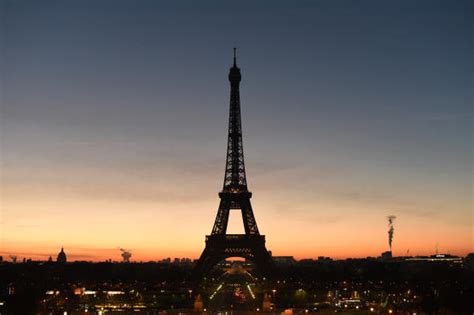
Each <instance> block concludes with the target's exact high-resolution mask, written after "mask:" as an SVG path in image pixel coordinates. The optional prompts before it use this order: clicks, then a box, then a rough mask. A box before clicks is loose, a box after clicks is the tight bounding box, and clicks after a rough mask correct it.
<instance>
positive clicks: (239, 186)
mask: <svg viewBox="0 0 474 315" xmlns="http://www.w3.org/2000/svg"><path fill="white" fill-rule="evenodd" d="M241 79H242V77H241V74H240V69H239V68H238V67H237V61H236V56H235V48H234V64H233V66H232V67H231V68H230V71H229V81H230V111H229V130H228V133H227V135H228V140H227V159H226V164H225V176H224V186H223V187H222V191H221V192H220V193H219V197H220V199H221V200H220V204H219V209H218V210H217V216H216V220H215V222H214V227H213V228H212V232H211V235H207V236H206V247H205V249H204V251H203V253H202V254H201V257H200V258H199V261H198V262H197V264H196V267H195V276H196V278H199V277H201V276H203V275H205V274H206V273H208V272H209V271H210V270H211V269H212V267H214V266H215V265H216V264H217V263H219V262H220V261H222V260H224V259H226V258H228V257H243V258H246V259H248V260H250V261H252V262H254V263H255V264H256V265H257V268H258V270H259V271H260V272H261V273H262V274H270V273H271V271H272V269H273V261H272V258H271V257H270V254H269V252H268V251H267V249H266V247H265V236H264V235H261V234H260V232H259V231H258V228H257V222H256V221H255V217H254V215H253V210H252V206H251V204H250V198H251V197H252V193H251V192H250V191H248V189H247V177H246V174H245V164H244V151H243V146H242V125H241V116H240V92H239V85H240V80H241ZM232 210H240V212H241V214H242V220H243V224H244V229H245V234H227V223H228V220H229V212H230V211H232Z"/></svg>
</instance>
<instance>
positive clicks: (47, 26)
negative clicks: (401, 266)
mask: <svg viewBox="0 0 474 315" xmlns="http://www.w3.org/2000/svg"><path fill="white" fill-rule="evenodd" d="M0 3H1V6H2V7H1V8H0V15H1V17H0V18H1V23H0V24H1V25H0V31H1V33H0V53H1V55H0V76H1V77H0V80H1V81H0V83H1V84H0V93H1V94H0V96H1V99H0V101H1V112H0V115H1V121H0V124H1V128H0V133H1V134H0V137H1V138H0V141H1V147H0V148H1V156H0V158H1V168H0V170H1V195H0V202H1V203H0V207H1V208H0V255H2V256H3V257H4V259H9V255H17V256H19V257H20V258H23V257H31V258H33V259H47V258H48V256H49V255H53V257H54V256H55V255H56V254H57V253H58V251H59V250H60V248H61V246H64V247H65V251H66V253H67V254H68V256H69V259H70V260H75V259H80V260H82V259H84V260H104V259H108V258H111V259H114V260H120V252H119V250H118V247H123V248H126V249H129V250H131V252H132V254H133V256H132V260H137V261H139V260H156V259H162V258H166V257H172V258H173V257H191V258H197V257H198V256H199V254H200V253H201V251H202V250H203V248H204V237H205V235H206V234H209V233H210V232H211V228H212V225H213V223H214V219H215V215H216V213H217V206H218V204H219V198H218V195H217V193H218V192H219V190H220V189H221V188H222V183H223V179H224V178H223V177H224V162H225V154H226V141H227V121H228V110H229V89H230V88H229V82H228V80H227V74H228V69H229V67H230V66H231V64H232V48H233V47H234V46H237V47H238V64H239V67H240V68H241V71H242V83H241V104H242V120H243V137H244V138H243V142H244V152H245V159H246V168H247V177H248V184H249V189H250V190H251V191H252V192H253V198H252V205H253V208H254V212H255V217H256V219H257V223H258V226H259V229H260V231H261V233H262V234H265V235H266V239H267V248H268V249H270V250H272V252H273V254H274V255H293V256H295V257H296V258H309V257H317V256H321V255H324V256H330V257H333V258H345V257H366V256H378V255H380V253H381V252H382V251H385V250H388V242H387V230H388V228H387V219H386V217H387V216H388V215H396V216H397V218H396V220H395V235H394V242H393V250H394V255H405V254H407V252H408V253H409V254H410V255H425V254H433V253H434V252H435V251H436V248H438V250H439V252H444V253H447V252H449V253H451V254H458V255H465V254H466V253H468V252H472V251H474V231H473V216H474V215H473V164H472V161H473V149H472V148H473V110H472V88H473V84H472V83H473V82H472V73H473V72H472V71H473V70H474V67H473V63H472V56H473V51H472V49H473V46H472V38H473V27H472V18H469V17H468V16H465V13H464V12H465V11H467V10H466V8H465V7H464V6H465V4H466V3H467V1H466V2H463V1H408V0H407V1H393V2H389V1H324V2H323V1H299V2H298V5H295V3H294V2H291V1H271V2H265V3H263V2H261V1H243V2H241V1H228V2H225V3H222V2H219V1H204V2H201V1H199V2H198V1H163V2H161V1H151V0H142V1H132V0H129V1H123V0H101V1H96V0H94V1H92V0H85V1H68V0H65V1H59V0H57V1H54V0H45V1H34V0H31V1H25V0H18V1H7V0H0ZM269 3H271V4H272V5H271V6H270V5H268V4H269ZM471 12H472V11H471ZM236 214H238V213H233V214H232V216H231V218H230V221H231V222H230V225H231V227H230V231H229V232H237V233H239V232H241V231H243V227H242V226H241V219H240V218H239V217H238V216H237V215H236Z"/></svg>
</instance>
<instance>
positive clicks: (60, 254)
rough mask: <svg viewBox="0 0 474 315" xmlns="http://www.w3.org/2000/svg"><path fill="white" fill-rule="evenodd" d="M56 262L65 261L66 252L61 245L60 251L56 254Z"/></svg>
mask: <svg viewBox="0 0 474 315" xmlns="http://www.w3.org/2000/svg"><path fill="white" fill-rule="evenodd" d="M56 262H57V263H60V264H65V263H66V262H67V257H66V253H65V252H64V248H63V247H61V251H60V252H59V254H58V258H56Z"/></svg>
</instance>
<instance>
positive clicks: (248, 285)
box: [247, 284, 255, 300]
mask: <svg viewBox="0 0 474 315" xmlns="http://www.w3.org/2000/svg"><path fill="white" fill-rule="evenodd" d="M247 289H249V292H250V295H251V296H252V299H254V300H255V294H254V293H253V291H252V288H251V287H250V284H247Z"/></svg>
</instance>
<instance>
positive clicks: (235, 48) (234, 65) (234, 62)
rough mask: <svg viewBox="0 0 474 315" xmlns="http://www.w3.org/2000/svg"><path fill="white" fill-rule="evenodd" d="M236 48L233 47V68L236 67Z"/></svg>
mask: <svg viewBox="0 0 474 315" xmlns="http://www.w3.org/2000/svg"><path fill="white" fill-rule="evenodd" d="M236 50H237V48H235V47H234V67H237V61H236V60H237V56H236V55H237V53H236Z"/></svg>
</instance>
